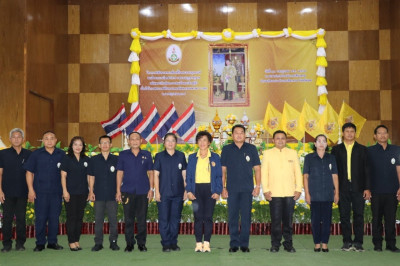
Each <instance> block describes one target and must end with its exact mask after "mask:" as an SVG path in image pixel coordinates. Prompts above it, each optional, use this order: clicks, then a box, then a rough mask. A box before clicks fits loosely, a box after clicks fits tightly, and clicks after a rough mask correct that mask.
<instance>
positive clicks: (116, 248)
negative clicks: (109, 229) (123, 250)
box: [110, 241, 119, 251]
mask: <svg viewBox="0 0 400 266" xmlns="http://www.w3.org/2000/svg"><path fill="white" fill-rule="evenodd" d="M110 249H111V250H113V251H117V250H119V246H118V245H117V241H113V242H111V243H110Z"/></svg>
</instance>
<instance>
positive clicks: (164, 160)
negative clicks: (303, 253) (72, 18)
mask: <svg viewBox="0 0 400 266" xmlns="http://www.w3.org/2000/svg"><path fill="white" fill-rule="evenodd" d="M342 131H343V143H342V144H338V145H336V146H334V147H333V148H332V153H331V154H329V153H327V151H328V147H327V138H326V136H324V135H319V136H317V137H316V138H315V143H314V149H315V152H314V153H311V154H308V155H307V156H306V158H305V162H304V169H303V173H301V169H300V163H299V159H298V155H297V153H296V151H294V150H291V149H289V148H287V147H286V137H287V136H286V133H285V132H284V131H280V130H278V131H276V132H275V133H274V134H273V141H274V147H273V148H272V149H268V150H266V151H264V153H263V159H262V163H261V162H260V157H259V154H258V151H257V148H256V147H255V146H254V145H252V144H249V143H247V142H245V138H246V135H245V127H244V126H242V125H235V126H234V127H233V128H232V139H233V143H232V144H228V145H226V146H224V147H223V150H222V153H221V157H219V155H218V154H216V153H213V152H211V151H210V148H209V147H210V144H211V142H212V136H211V135H210V133H208V132H206V131H201V132H199V133H198V134H197V135H196V143H197V144H198V147H199V149H198V151H197V153H194V154H191V155H190V156H189V158H188V161H186V157H185V154H184V153H182V152H180V151H177V150H176V144H177V137H176V135H174V134H172V133H168V134H166V136H165V137H164V146H165V150H164V151H162V152H160V153H158V154H156V156H155V159H154V162H153V159H152V156H151V154H150V152H148V151H144V150H141V149H140V144H141V142H142V138H141V135H140V133H138V132H132V133H130V134H129V140H128V142H129V145H130V149H128V150H125V151H122V152H121V153H120V154H119V156H115V155H113V154H111V153H110V149H111V146H112V142H111V138H110V137H108V136H106V135H105V136H101V137H100V138H99V148H100V151H101V152H100V153H99V154H98V155H96V156H94V157H92V158H88V157H87V156H86V155H85V148H86V145H85V142H84V140H83V138H82V137H79V136H78V137H74V138H72V140H71V142H70V145H69V147H68V153H67V154H65V152H64V151H62V150H60V149H58V148H56V147H55V145H56V142H57V139H56V136H55V134H54V133H53V132H51V131H48V132H45V133H44V135H43V147H42V148H39V149H37V150H36V151H34V152H33V153H32V152H30V151H29V150H26V149H24V148H22V143H23V140H24V132H23V131H22V130H21V129H18V128H16V129H13V130H11V132H10V141H11V144H12V146H11V147H10V148H8V149H4V150H1V151H0V202H1V203H2V204H3V216H4V218H3V228H2V231H3V249H2V252H8V251H10V250H11V249H12V240H11V237H12V220H13V217H14V215H15V216H16V226H17V228H16V229H17V238H16V246H15V248H16V250H25V247H24V243H25V241H26V236H25V213H26V205H27V198H28V200H29V201H31V202H34V203H35V215H36V219H35V230H36V247H35V249H34V251H42V250H43V249H45V244H46V243H47V248H50V249H55V250H61V249H63V247H62V246H60V245H59V244H58V242H57V232H58V224H59V216H60V213H61V208H62V199H64V202H65V208H66V214H67V221H66V223H67V234H68V243H69V248H70V250H71V251H79V250H81V246H80V244H79V239H80V232H81V226H82V220H83V215H84V208H85V206H86V201H88V200H90V201H92V202H94V209H95V238H94V241H95V245H94V246H93V248H92V251H99V250H101V249H103V223H104V218H105V213H107V217H108V222H109V226H110V230H109V231H110V235H109V241H110V249H112V250H119V249H120V248H119V246H118V245H117V238H118V231H117V209H118V202H121V203H122V204H123V209H124V220H125V241H126V248H125V251H126V252H131V251H133V250H134V246H135V244H137V247H138V249H139V251H142V252H145V251H147V248H146V236H147V230H146V217H147V208H148V202H149V201H150V200H152V199H153V198H155V200H156V201H157V205H158V221H159V231H160V236H161V245H162V251H164V252H169V251H178V250H180V248H179V246H178V233H179V224H180V220H181V212H182V208H183V201H184V200H186V199H189V200H191V201H192V202H193V204H192V206H193V212H194V218H195V221H194V229H195V230H194V231H195V238H196V245H195V251H196V252H210V251H211V247H210V239H211V234H212V224H213V212H214V206H215V204H216V201H217V200H218V199H219V197H220V196H222V197H223V198H227V201H228V215H229V217H228V222H229V233H230V248H229V252H237V251H238V250H239V249H240V250H241V251H242V252H249V251H250V249H249V234H250V224H251V209H252V200H253V197H255V196H258V195H259V193H260V190H261V187H262V190H263V193H264V196H265V198H266V199H267V200H268V201H269V202H270V213H271V248H270V251H271V252H278V251H279V249H280V246H281V242H282V237H283V239H284V241H283V243H282V244H283V247H284V249H285V250H286V251H288V252H295V251H296V250H295V248H294V247H293V240H292V224H293V220H292V218H293V212H294V207H295V201H296V200H297V199H299V197H300V195H301V192H302V189H303V183H304V191H305V200H306V202H307V203H308V204H310V208H311V223H312V232H313V239H314V244H315V247H314V251H315V252H319V251H321V250H322V251H323V252H328V251H329V249H328V241H329V235H330V225H331V219H332V202H335V203H338V204H339V211H340V221H341V229H342V234H343V247H342V250H345V251H349V250H355V251H363V250H364V249H363V247H362V245H363V228H364V226H363V225H364V217H363V214H364V204H365V200H371V208H372V214H373V244H374V250H375V251H382V241H383V238H382V218H384V224H385V240H386V249H387V250H391V251H393V252H400V249H398V248H397V247H396V233H395V222H396V210H397V204H398V201H400V189H399V183H400V162H399V160H400V149H399V147H397V146H394V145H390V144H388V136H389V135H388V129H387V127H386V126H384V125H379V126H377V127H376V129H375V131H374V137H375V139H376V141H377V143H376V144H375V145H373V146H371V147H369V148H366V147H365V146H363V145H360V144H358V143H357V142H356V141H355V136H356V126H355V125H354V124H352V123H347V124H345V125H343V128H342ZM351 213H353V217H352V221H353V229H354V234H355V238H354V239H352V224H351ZM239 217H240V219H239ZM135 220H136V222H137V234H136V236H135V235H134V225H135ZM239 220H240V222H239ZM46 228H48V233H47V238H46Z"/></svg>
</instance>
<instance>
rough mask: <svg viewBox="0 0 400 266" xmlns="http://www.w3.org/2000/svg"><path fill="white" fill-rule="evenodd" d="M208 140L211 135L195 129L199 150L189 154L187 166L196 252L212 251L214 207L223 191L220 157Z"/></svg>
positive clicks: (187, 181) (188, 192)
mask: <svg viewBox="0 0 400 266" xmlns="http://www.w3.org/2000/svg"><path fill="white" fill-rule="evenodd" d="M211 141H212V136H211V134H210V133H208V132H207V131H200V132H199V133H197V135H196V143H197V145H198V146H199V151H198V152H197V153H193V154H191V155H190V156H189V160H188V166H187V169H186V191H187V196H188V198H189V199H190V200H192V201H193V214H194V234H195V236H196V247H195V249H194V250H195V251H196V252H211V249H210V239H211V233H212V228H213V213H214V207H215V202H216V200H217V199H219V195H220V194H221V192H222V167H221V160H220V158H219V155H218V154H216V153H214V152H211V151H210V149H209V147H210V144H211ZM203 225H204V229H203ZM203 235H204V244H203Z"/></svg>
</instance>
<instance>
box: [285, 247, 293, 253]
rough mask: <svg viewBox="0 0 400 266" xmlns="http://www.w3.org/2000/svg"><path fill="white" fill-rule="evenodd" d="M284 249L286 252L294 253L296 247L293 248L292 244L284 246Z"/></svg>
mask: <svg viewBox="0 0 400 266" xmlns="http://www.w3.org/2000/svg"><path fill="white" fill-rule="evenodd" d="M285 250H286V251H287V252H289V253H295V252H296V249H294V247H293V246H288V247H285Z"/></svg>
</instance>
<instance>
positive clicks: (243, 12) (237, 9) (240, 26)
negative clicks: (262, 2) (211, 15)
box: [228, 3, 257, 31]
mask: <svg viewBox="0 0 400 266" xmlns="http://www.w3.org/2000/svg"><path fill="white" fill-rule="evenodd" d="M229 7H231V8H233V11H232V12H230V13H228V27H229V28H231V29H232V30H234V31H251V30H253V29H256V28H257V3H235V4H229Z"/></svg>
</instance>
